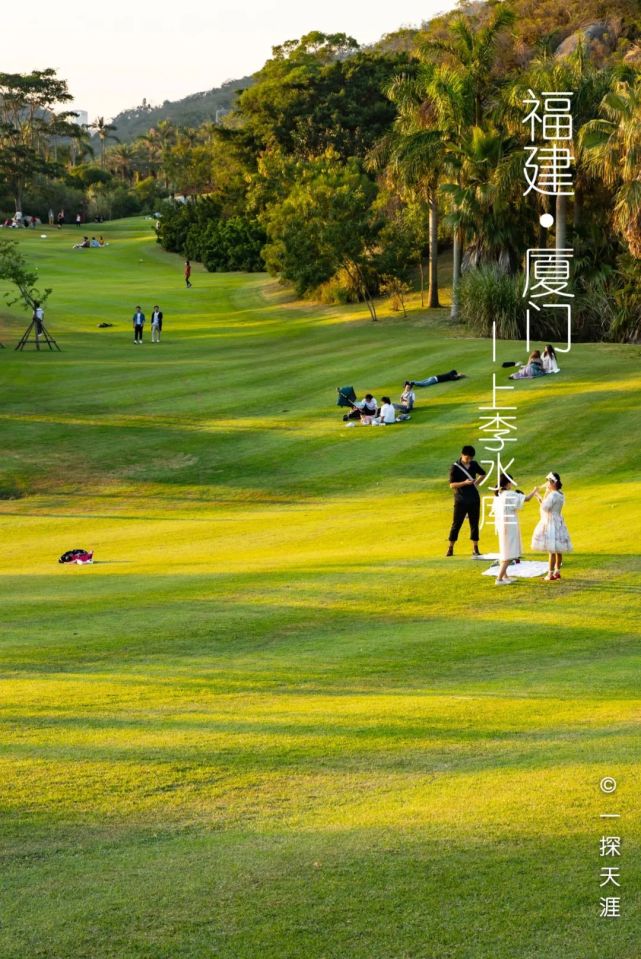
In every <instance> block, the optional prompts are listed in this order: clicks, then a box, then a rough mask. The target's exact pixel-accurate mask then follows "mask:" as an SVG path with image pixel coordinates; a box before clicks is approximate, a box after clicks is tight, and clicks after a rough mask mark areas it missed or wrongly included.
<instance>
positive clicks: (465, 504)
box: [446, 446, 485, 556]
mask: <svg viewBox="0 0 641 959" xmlns="http://www.w3.org/2000/svg"><path fill="white" fill-rule="evenodd" d="M475 455H476V450H475V449H474V447H473V446H464V447H463V449H462V450H461V455H460V456H459V458H458V459H457V461H456V462H455V463H452V466H451V467H450V489H451V490H452V492H453V493H454V514H453V516H452V526H451V529H450V542H449V546H448V550H447V553H446V556H454V543H455V542H456V541H457V539H458V534H459V531H460V529H461V526H462V525H463V521H464V520H465V518H466V517H467V519H468V522H469V524H470V539H471V540H472V555H473V556H480V555H481V554H480V552H479V520H480V518H481V497H480V496H479V491H478V489H477V487H478V485H479V483H480V482H481V480H482V479H483V477H484V476H485V470H484V469H483V468H482V467H481V466H479V464H478V463H477V462H476V460H475V459H474V457H475Z"/></svg>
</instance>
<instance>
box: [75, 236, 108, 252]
mask: <svg viewBox="0 0 641 959" xmlns="http://www.w3.org/2000/svg"><path fill="white" fill-rule="evenodd" d="M103 246H109V244H108V243H105V238H104V236H99V237H97V238H96V237H95V236H92V237H91V239H89V237H88V236H83V238H82V240H81V241H80V243H74V245H73V249H74V250H89V249H92V250H99V249H101V248H102V247H103Z"/></svg>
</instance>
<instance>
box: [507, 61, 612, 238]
mask: <svg viewBox="0 0 641 959" xmlns="http://www.w3.org/2000/svg"><path fill="white" fill-rule="evenodd" d="M611 82H612V78H611V72H610V71H609V70H606V69H603V68H601V69H597V67H596V66H595V65H594V64H593V63H592V61H591V60H590V57H589V56H588V55H587V54H586V52H585V49H584V47H583V45H581V44H580V45H579V47H578V48H577V50H576V51H575V52H574V53H573V54H572V55H571V56H569V57H567V58H565V59H563V60H560V61H559V60H556V59H554V58H553V57H551V56H549V55H547V54H544V55H543V56H542V57H541V58H539V59H538V60H535V61H533V63H532V64H531V65H530V68H529V69H528V71H527V73H526V74H525V76H522V77H520V78H519V82H518V84H515V85H514V86H513V87H511V88H510V90H509V91H508V92H507V95H506V98H505V102H506V103H507V104H509V109H510V110H511V114H512V115H511V123H510V118H507V119H508V125H509V126H510V128H511V129H512V130H513V131H515V132H516V131H517V130H518V129H519V128H522V117H523V99H524V96H525V91H526V90H527V89H528V87H529V88H531V89H533V90H536V91H541V90H568V91H572V110H571V112H572V122H573V133H574V138H573V142H571V141H568V140H559V141H557V142H556V143H555V145H556V146H558V147H566V148H567V147H571V148H572V150H573V154H574V167H575V173H574V225H575V226H577V225H578V222H579V217H580V208H581V196H582V195H584V192H585V189H586V187H587V182H586V181H587V180H588V179H589V171H588V169H587V167H586V164H585V162H584V156H583V148H582V142H583V140H582V137H581V135H580V131H581V129H582V127H583V126H584V125H585V124H586V123H588V122H589V121H590V120H591V119H592V118H593V117H594V115H595V113H596V111H597V109H598V105H599V103H601V101H602V99H603V97H604V96H605V94H606V93H607V92H608V90H609V89H610V85H611ZM553 143H554V141H552V142H550V145H553ZM567 208H568V195H567V194H558V195H557V196H556V197H555V231H556V232H555V245H556V248H557V249H564V248H565V247H566V245H567Z"/></svg>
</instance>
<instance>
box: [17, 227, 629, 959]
mask: <svg viewBox="0 0 641 959" xmlns="http://www.w3.org/2000/svg"><path fill="white" fill-rule="evenodd" d="M103 232H104V234H105V236H106V237H107V239H108V240H109V241H110V246H109V247H108V248H106V249H103V250H87V251H72V250H71V244H72V242H73V241H74V240H75V239H76V234H75V231H73V230H72V229H67V230H66V231H64V232H63V233H61V234H60V233H58V232H57V231H53V233H52V234H50V235H49V236H48V237H47V239H46V240H44V239H41V238H40V235H39V233H36V235H34V236H29V237H24V236H23V237H21V241H22V242H23V243H24V247H25V249H26V250H27V251H28V253H29V254H30V255H31V256H32V257H33V259H34V260H35V261H36V262H37V264H38V266H39V269H40V272H41V276H42V279H43V285H51V286H52V287H53V288H54V290H55V292H54V294H53V296H52V297H51V300H50V304H49V308H48V310H47V317H46V322H47V325H48V327H49V329H50V331H51V332H52V333H53V334H54V335H55V336H56V337H57V339H58V341H59V343H60V344H61V346H62V349H63V352H62V353H60V354H49V353H48V352H46V353H42V352H41V353H36V352H33V351H32V352H25V353H22V354H21V353H15V352H14V351H13V346H14V345H15V343H16V342H17V340H18V338H19V336H20V334H21V332H22V330H23V329H24V327H25V326H26V323H27V322H28V318H27V317H26V314H19V313H17V312H15V311H7V310H6V308H5V309H4V312H3V313H2V315H0V342H3V343H4V344H5V345H6V346H7V349H6V350H0V384H1V385H0V390H1V400H2V402H1V405H0V419H1V427H2V439H3V443H2V447H3V457H2V462H1V464H0V470H1V473H0V496H1V497H2V498H1V499H0V533H1V535H0V589H1V591H2V602H1V606H0V609H1V617H0V618H1V620H2V627H3V628H2V644H1V657H2V674H1V679H2V682H1V698H0V719H1V722H2V738H1V744H0V803H1V809H2V818H1V825H0V829H1V833H2V906H1V908H0V957H2V959H35V957H47V959H107V957H109V959H134V957H135V959H205V957H207V959H211V957H216V959H597V957H599V959H639V956H641V945H640V942H641V936H640V933H641V922H640V921H639V910H640V907H641V892H640V890H641V887H640V880H641V857H640V853H641V848H640V847H641V829H640V826H639V809H640V803H639V784H640V783H641V759H640V746H641V736H640V734H639V716H640V711H641V709H640V707H641V694H640V690H639V668H640V666H641V648H640V643H639V635H640V629H639V626H640V621H641V617H640V614H639V600H640V598H641V560H640V559H639V555H638V554H639V548H638V543H639V536H640V533H641V502H640V497H641V473H640V471H639V455H638V443H639V437H640V436H641V415H640V413H639V399H638V398H639V389H640V388H641V368H640V363H639V360H640V357H641V349H640V348H639V347H631V346H614V345H579V346H577V347H576V348H575V349H574V350H573V351H572V353H571V355H570V357H569V358H568V359H567V360H565V359H564V360H563V362H562V364H561V365H562V367H563V369H562V373H561V375H560V376H558V377H555V378H549V379H546V380H544V381H542V382H533V383H527V382H526V383H520V384H517V386H518V391H517V393H516V399H517V405H518V416H519V424H520V426H519V442H518V449H517V454H516V455H517V469H516V475H517V477H518V479H519V482H520V484H521V486H522V487H523V488H524V489H530V488H531V486H532V485H533V484H534V483H535V482H543V478H544V477H545V474H546V473H547V472H548V470H550V469H555V470H558V471H559V472H560V473H561V474H562V476H563V479H564V483H565V491H566V493H567V507H566V518H567V522H568V526H569V528H570V531H571V533H572V536H573V540H574V545H575V553H574V554H573V555H572V556H569V557H567V562H566V565H565V567H564V571H563V572H564V578H563V580H562V581H561V582H560V583H555V584H547V583H544V582H543V581H541V580H530V581H524V582H520V583H518V584H517V585H516V586H514V587H511V588H509V589H496V588H495V587H494V585H493V582H492V580H491V579H489V578H487V577H483V576H482V575H481V571H482V569H483V566H481V565H480V564H476V563H473V562H471V561H470V559H469V556H468V554H469V543H468V542H467V541H466V540H465V539H462V541H461V543H460V546H459V549H458V554H457V556H456V557H455V558H454V559H453V560H447V561H446V560H445V558H444V553H445V548H446V539H447V532H448V528H449V521H450V512H451V494H450V491H449V489H448V487H447V471H448V468H449V465H450V463H451V462H452V460H453V459H454V458H455V456H456V455H457V454H458V451H459V450H460V447H461V445H462V444H463V443H466V442H470V441H472V442H474V440H475V438H476V437H477V436H478V432H477V427H476V423H477V418H478V412H477V407H478V406H479V405H481V404H483V403H484V402H485V401H487V400H488V398H489V383H490V363H489V358H490V349H489V346H488V343H487V342H484V341H480V340H475V339H471V338H467V337H465V336H464V334H463V332H462V331H461V330H460V329H459V328H455V329H451V328H450V326H449V321H448V319H447V314H446V312H445V311H443V312H442V313H441V314H436V315H433V314H432V315H429V316H428V315H427V313H426V312H422V311H421V310H420V309H419V308H418V306H417V305H416V304H415V303H414V304H413V308H412V311H411V314H410V316H409V318H408V319H407V320H403V319H401V318H399V317H398V316H393V315H391V314H390V313H389V311H386V310H385V308H383V309H382V311H381V321H380V322H379V323H378V324H373V323H371V322H370V321H368V320H367V319H366V318H365V311H364V310H363V309H356V308H351V307H348V308H319V307H317V306H315V305H311V304H301V303H298V302H294V301H292V300H291V299H290V298H289V297H288V296H287V295H286V293H285V292H284V291H283V290H282V289H281V288H279V287H278V285H276V284H275V283H274V282H273V281H270V280H268V279H267V278H265V277H264V276H245V275H212V274H206V273H204V272H200V271H199V270H198V269H196V270H195V272H194V275H193V282H194V286H193V289H191V290H186V289H185V288H184V283H183V279H182V264H181V261H180V260H179V259H178V258H177V257H173V256H169V255H167V254H165V253H163V252H162V251H161V250H160V249H159V248H158V247H157V246H156V245H155V243H154V240H153V235H152V234H151V230H150V225H149V224H148V223H147V222H145V221H142V220H138V221H125V222H123V223H116V224H111V225H105V227H104V230H103ZM155 302H158V303H160V305H161V307H162V308H163V310H164V312H165V324H164V330H163V339H162V343H161V344H159V345H152V344H151V343H150V342H149V330H148V329H146V331H145V343H144V344H143V346H142V347H139V346H134V344H133V343H132V333H131V314H132V312H133V308H134V307H135V306H136V304H137V303H141V304H142V305H143V307H144V308H145V310H146V312H147V313H148V314H149V312H150V310H151V307H152V306H153V304H154V303H155ZM102 321H106V322H109V323H113V327H111V328H109V329H98V324H99V323H100V322H102ZM522 356H523V345H522V344H513V343H505V344H501V346H500V355H499V361H502V360H504V359H512V358H517V359H520V358H522ZM452 366H456V367H458V368H459V369H461V370H463V371H464V372H466V373H467V374H468V378H467V379H465V380H463V381H460V382H458V383H450V384H443V385H440V386H438V387H433V388H430V389H426V390H423V391H421V392H420V393H419V404H418V409H417V410H416V412H415V415H414V416H413V418H412V421H411V422H410V423H407V424H401V425H398V426H396V427H394V428H390V429H365V428H356V429H346V428H345V427H344V424H343V423H342V422H341V420H340V411H339V410H338V409H337V408H336V407H335V406H334V402H335V388H336V386H337V385H339V384H340V385H344V384H347V383H350V384H354V385H355V387H356V388H357V390H358V391H359V392H365V391H366V390H367V389H372V391H373V392H374V393H375V394H376V395H377V396H378V397H379V399H380V396H381V395H382V394H383V393H386V392H388V391H391V393H392V394H393V395H394V396H396V395H397V394H398V393H399V392H400V389H401V386H402V382H403V380H404V378H405V377H406V376H409V377H411V378H420V377H423V376H426V375H428V374H431V373H438V372H442V371H444V370H446V369H449V368H451V367H452ZM537 518H538V511H537V509H536V504H535V503H534V504H530V506H529V507H527V508H526V513H525V515H524V517H523V522H522V527H523V532H524V541H525V542H528V543H529V536H530V533H531V530H532V528H533V526H534V524H535V522H536V520H537ZM481 545H482V546H484V547H485V548H486V549H491V548H494V546H495V540H494V537H493V534H492V532H491V531H490V530H489V529H487V530H486V531H485V532H484V537H483V539H482V544H481ZM76 546H87V547H90V548H93V549H95V555H96V563H95V564H94V566H92V567H86V568H78V567H64V566H59V565H58V564H57V562H56V561H57V558H58V556H59V555H60V553H62V552H63V551H64V550H65V549H69V548H71V547H76ZM605 775H611V776H615V777H616V779H617V780H618V784H619V785H618V790H617V792H616V793H615V794H614V795H610V796H607V795H603V794H602V793H601V792H600V790H599V781H600V779H601V777H603V776H605ZM612 812H615V813H620V814H621V819H619V820H601V819H600V818H599V817H600V815H601V814H603V813H612ZM604 834H605V835H607V834H615V835H621V836H622V837H623V847H622V856H621V858H620V859H618V860H612V859H603V858H601V857H600V855H599V840H600V837H601V836H602V835H604ZM604 864H605V865H608V866H610V865H614V866H619V867H620V869H621V877H620V882H621V888H620V890H617V889H616V888H614V887H613V886H612V884H609V885H608V886H607V888H605V889H602V888H600V882H601V881H602V879H600V870H601V868H602V866H603V865H604ZM604 895H620V896H621V910H622V916H621V918H619V919H610V920H608V919H601V918H599V901H600V898H601V897H602V896H604Z"/></svg>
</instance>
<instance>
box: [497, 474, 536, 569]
mask: <svg viewBox="0 0 641 959" xmlns="http://www.w3.org/2000/svg"><path fill="white" fill-rule="evenodd" d="M513 486H514V484H513V482H512V480H511V478H510V477H509V476H508V475H507V474H506V473H503V474H502V476H501V478H500V480H499V485H498V487H497V488H496V490H495V493H494V495H495V497H496V499H495V500H494V506H493V509H492V515H493V516H494V525H495V527H496V532H497V533H498V537H499V562H500V564H501V565H500V567H499V574H498V576H497V577H496V585H497V586H511V585H512V583H513V582H514V580H513V579H510V578H509V576H507V575H506V574H507V568H508V566H509V565H510V562H511V561H512V560H513V559H518V558H519V557H520V555H521V553H522V552H523V546H522V544H521V530H520V527H519V518H518V516H517V512H518V510H520V509H523V506H524V505H525V503H529V501H530V500H531V499H532V497H533V496H536V494H537V487H536V486H535V487H534V489H533V490H532V492H531V493H528V495H527V496H526V495H525V493H521V492H519V490H515V489H513Z"/></svg>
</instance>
